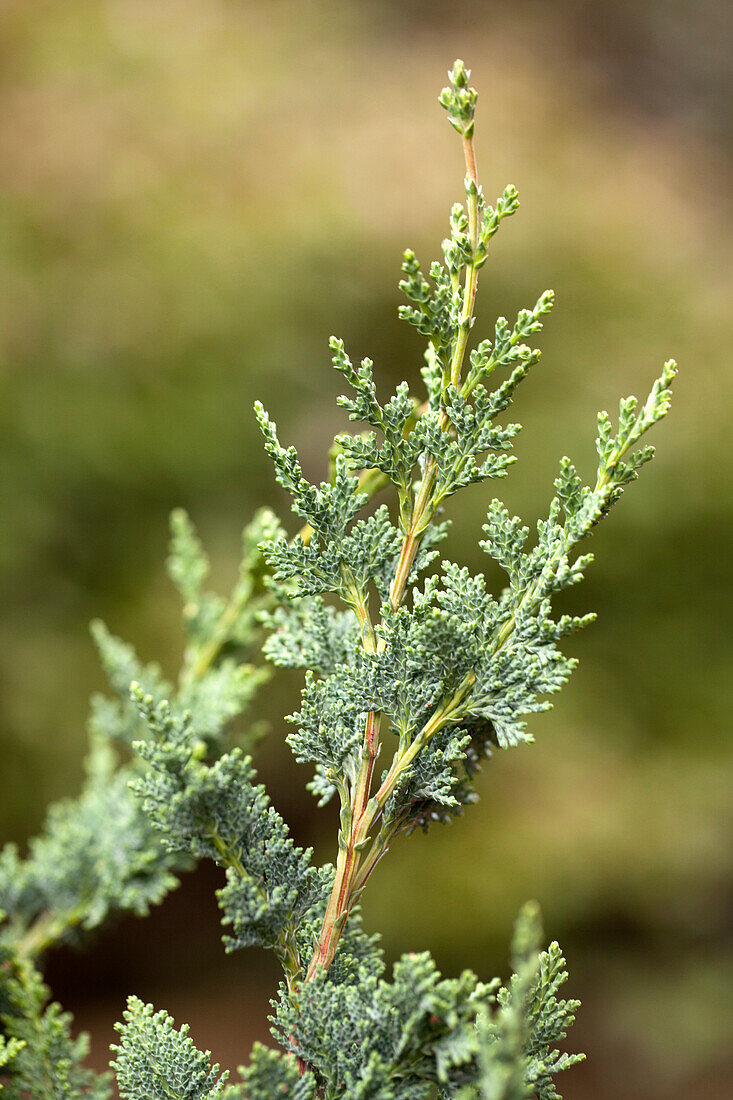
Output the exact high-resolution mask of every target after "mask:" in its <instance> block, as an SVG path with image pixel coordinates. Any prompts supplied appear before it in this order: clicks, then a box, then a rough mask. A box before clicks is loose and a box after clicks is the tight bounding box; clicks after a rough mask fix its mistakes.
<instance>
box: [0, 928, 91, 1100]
mask: <svg viewBox="0 0 733 1100" xmlns="http://www.w3.org/2000/svg"><path fill="white" fill-rule="evenodd" d="M0 1027H1V1028H2V1034H0V1092H1V1093H2V1097H3V1100H26V1097H30V1098H32V1100H109V1098H110V1097H111V1081H110V1079H109V1075H108V1074H103V1075H102V1076H98V1075H97V1074H95V1073H93V1072H92V1071H91V1070H89V1069H86V1068H85V1067H84V1065H83V1063H84V1059H85V1058H86V1055H87V1051H88V1048H89V1042H88V1039H87V1036H86V1035H84V1034H82V1035H79V1036H77V1037H76V1038H73V1037H72V1034H71V1015H70V1013H68V1012H63V1011H62V1010H61V1007H60V1005H58V1004H56V1003H55V1002H53V1003H50V1004H49V991H48V988H47V987H46V986H45V985H44V983H43V980H42V979H41V976H40V974H38V972H37V971H36V970H34V968H33V966H32V965H31V964H30V963H29V962H28V961H27V960H25V959H17V958H14V957H13V956H12V955H11V954H10V952H8V951H6V950H4V949H3V948H0Z"/></svg>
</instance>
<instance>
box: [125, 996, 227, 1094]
mask: <svg viewBox="0 0 733 1100" xmlns="http://www.w3.org/2000/svg"><path fill="white" fill-rule="evenodd" d="M124 1021H125V1022H124V1023H123V1024H117V1030H118V1031H119V1032H120V1034H121V1039H120V1042H119V1044H117V1045H114V1046H113V1047H112V1050H113V1051H114V1052H115V1054H116V1058H115V1060H114V1062H113V1063H112V1068H113V1069H114V1070H115V1074H116V1077H117V1085H118V1087H119V1090H120V1097H121V1100H221V1097H222V1096H223V1095H224V1084H225V1081H226V1079H227V1076H228V1074H226V1073H223V1074H221V1076H220V1075H219V1066H218V1065H213V1066H212V1064H211V1051H208V1050H207V1051H206V1052H205V1053H204V1052H202V1051H200V1050H197V1049H196V1047H195V1046H194V1043H193V1041H192V1040H191V1039H189V1037H188V1026H187V1025H186V1024H184V1026H183V1027H182V1028H181V1029H180V1030H179V1031H177V1030H176V1028H175V1026H174V1023H173V1020H172V1019H171V1018H170V1016H169V1015H168V1014H167V1013H166V1012H156V1011H155V1010H154V1009H153V1006H152V1005H146V1004H143V1003H142V1001H140V1000H138V998H137V997H130V999H129V1000H128V1002H127V1009H126V1011H125V1017H124Z"/></svg>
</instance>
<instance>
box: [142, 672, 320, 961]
mask: <svg viewBox="0 0 733 1100" xmlns="http://www.w3.org/2000/svg"><path fill="white" fill-rule="evenodd" d="M133 694H134V697H135V700H136V702H137V705H138V707H139V708H140V711H141V714H142V715H143V716H144V718H145V721H146V724H147V725H148V727H149V728H150V730H151V731H152V733H153V735H154V737H153V740H150V741H143V742H140V743H138V745H137V748H138V750H139V752H140V755H141V757H142V759H143V760H144V761H145V762H146V764H147V765H148V767H147V768H146V770H145V772H144V774H143V775H142V777H141V778H140V779H138V780H136V781H135V782H134V783H133V790H134V791H135V793H136V794H137V795H138V797H139V798H140V800H141V804H142V807H143V809H144V811H145V813H146V814H147V816H148V817H149V819H150V821H151V822H152V824H153V826H154V827H155V829H156V830H157V831H158V832H159V833H160V835H161V838H162V840H163V844H164V846H165V847H166V848H167V849H168V850H169V851H171V852H173V853H180V854H181V855H188V854H193V855H194V856H196V857H197V858H208V859H213V860H216V862H218V863H220V864H221V865H222V866H224V867H225V868H226V872H227V885H226V886H225V887H224V888H223V889H222V890H220V891H219V902H220V904H221V908H222V910H223V913H224V922H225V924H227V925H228V926H230V927H231V930H232V931H231V934H230V935H228V936H227V937H226V942H227V946H228V948H229V949H230V950H233V949H234V948H237V947H248V946H251V945H253V944H260V945H262V946H265V947H273V948H276V949H279V950H284V944H285V941H286V939H287V937H288V936H289V935H290V933H291V930H292V932H294V931H295V929H296V928H297V925H298V923H299V920H300V919H301V917H302V915H303V914H304V913H305V911H306V910H307V909H308V908H309V906H310V905H311V904H312V902H313V898H314V893H315V891H316V889H317V885H316V878H315V873H314V871H313V870H312V868H311V866H310V857H311V852H310V850H308V851H303V849H302V848H298V847H296V846H295V845H294V844H293V841H292V839H291V838H290V836H289V832H288V828H287V826H286V825H285V822H284V821H283V820H282V818H281V817H280V815H279V814H278V813H277V812H276V810H275V809H273V807H272V806H271V805H270V804H269V799H268V797H267V795H266V793H265V789H264V787H262V786H261V785H256V784H255V782H254V778H255V772H254V769H253V768H252V766H251V762H250V759H249V758H248V757H246V756H244V755H243V754H242V752H241V750H239V749H233V750H232V751H231V752H228V753H225V754H224V755H223V756H221V757H220V758H219V759H218V760H216V761H214V762H213V763H211V764H209V763H207V762H206V761H205V760H204V759H202V758H201V753H200V751H199V747H200V742H199V741H198V740H197V737H196V733H195V731H194V730H193V728H192V726H191V722H190V720H189V719H187V718H186V719H176V718H175V717H174V715H173V714H172V712H171V710H170V708H169V707H168V706H167V704H165V703H162V704H160V705H158V706H157V707H156V706H155V705H154V701H153V699H152V697H150V696H146V695H145V694H144V693H143V692H142V690H141V689H140V688H139V687H136V686H134V687H133Z"/></svg>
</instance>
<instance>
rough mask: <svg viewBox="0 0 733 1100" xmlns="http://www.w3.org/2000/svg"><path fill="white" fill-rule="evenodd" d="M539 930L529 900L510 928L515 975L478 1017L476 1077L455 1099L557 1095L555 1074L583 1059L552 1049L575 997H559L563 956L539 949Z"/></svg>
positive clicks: (523, 1099) (549, 1098)
mask: <svg viewBox="0 0 733 1100" xmlns="http://www.w3.org/2000/svg"><path fill="white" fill-rule="evenodd" d="M541 935H542V928H541V923H540V918H539V910H538V908H537V906H536V905H534V904H529V905H527V906H525V908H524V910H523V911H522V913H521V914H520V917H519V920H518V921H517V924H516V928H515V931H514V940H513V943H512V956H513V958H512V963H513V966H514V975H513V976H512V978H511V981H510V982H509V983H508V984H507V985H506V986H503V987H502V988H501V989H500V990H499V992H498V994H497V997H496V1002H495V1004H493V1005H491V1006H487V1007H485V1008H483V1009H482V1011H481V1012H480V1013H479V1015H478V1017H477V1050H478V1073H477V1077H476V1080H475V1081H474V1082H473V1083H472V1084H471V1085H470V1086H468V1087H467V1088H465V1089H463V1090H461V1092H460V1093H459V1094H458V1096H457V1098H456V1100H534V1098H536V1100H560V1097H559V1093H558V1092H557V1091H556V1088H555V1082H554V1076H555V1075H556V1074H557V1073H560V1072H562V1070H565V1069H570V1067H571V1066H574V1065H577V1063H578V1062H582V1061H583V1057H584V1056H583V1055H582V1054H561V1053H560V1052H559V1051H558V1050H557V1047H556V1044H557V1043H560V1042H562V1041H563V1040H564V1039H565V1036H566V1034H567V1031H568V1028H569V1027H570V1026H571V1025H572V1023H573V1020H574V1019H575V1012H576V1011H577V1009H578V1007H579V1005H580V1002H579V1001H572V1000H571V1001H568V1000H564V999H563V998H562V997H559V996H558V992H559V990H560V988H561V986H562V985H563V984H564V983H565V981H566V980H567V972H566V970H565V959H564V958H563V956H562V953H561V951H560V948H559V947H558V945H557V944H556V943H552V944H550V946H549V948H548V949H547V951H540V950H539V944H540V942H541Z"/></svg>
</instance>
